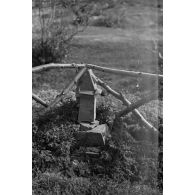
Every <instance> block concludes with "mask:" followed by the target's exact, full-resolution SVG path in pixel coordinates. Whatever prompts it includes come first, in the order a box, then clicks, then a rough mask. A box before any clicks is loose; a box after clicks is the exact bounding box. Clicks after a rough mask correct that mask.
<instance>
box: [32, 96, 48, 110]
mask: <svg viewBox="0 0 195 195" xmlns="http://www.w3.org/2000/svg"><path fill="white" fill-rule="evenodd" d="M32 98H33V100H35V101H36V102H38V103H39V104H41V105H43V106H45V107H48V104H47V103H46V102H45V101H44V100H42V99H41V98H40V97H38V96H37V95H35V94H34V93H33V94H32Z"/></svg>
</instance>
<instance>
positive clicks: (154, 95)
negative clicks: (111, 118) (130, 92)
mask: <svg viewBox="0 0 195 195" xmlns="http://www.w3.org/2000/svg"><path fill="white" fill-rule="evenodd" d="M155 99H158V93H157V92H152V93H150V94H149V95H147V96H145V97H143V98H142V99H141V100H138V101H137V102H135V103H133V104H131V105H130V106H128V107H127V108H125V109H124V110H122V111H120V112H118V113H117V117H121V116H124V115H126V114H128V113H129V112H132V111H133V110H135V109H136V108H138V107H140V106H142V105H144V104H146V103H148V102H150V101H152V100H155Z"/></svg>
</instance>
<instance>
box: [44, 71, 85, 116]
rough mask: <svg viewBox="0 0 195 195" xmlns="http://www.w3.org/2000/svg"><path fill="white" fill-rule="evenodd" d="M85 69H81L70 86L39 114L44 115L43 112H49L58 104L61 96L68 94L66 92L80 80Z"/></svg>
mask: <svg viewBox="0 0 195 195" xmlns="http://www.w3.org/2000/svg"><path fill="white" fill-rule="evenodd" d="M86 70H87V69H86V68H83V69H81V70H80V71H79V72H78V74H77V75H76V76H75V78H74V79H73V80H72V81H71V83H70V84H68V85H67V86H66V87H65V88H64V89H63V90H62V92H61V93H60V94H59V95H57V97H56V98H55V100H54V101H53V102H52V103H51V104H50V105H49V106H48V107H47V108H46V109H45V110H44V111H43V112H42V113H41V114H44V113H45V112H47V111H49V110H51V109H52V108H53V107H54V106H55V105H56V104H57V103H58V102H60V101H61V100H62V98H63V96H64V95H65V94H67V93H68V91H69V90H70V89H71V88H72V87H73V86H74V85H75V84H76V83H77V82H78V80H79V79H80V78H81V76H82V75H83V74H84V73H85V71H86Z"/></svg>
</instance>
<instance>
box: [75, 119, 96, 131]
mask: <svg viewBox="0 0 195 195" xmlns="http://www.w3.org/2000/svg"><path fill="white" fill-rule="evenodd" d="M98 125H99V121H97V120H95V121H94V122H93V123H84V122H82V123H80V129H79V130H80V131H88V130H92V129H93V128H95V127H96V126H98Z"/></svg>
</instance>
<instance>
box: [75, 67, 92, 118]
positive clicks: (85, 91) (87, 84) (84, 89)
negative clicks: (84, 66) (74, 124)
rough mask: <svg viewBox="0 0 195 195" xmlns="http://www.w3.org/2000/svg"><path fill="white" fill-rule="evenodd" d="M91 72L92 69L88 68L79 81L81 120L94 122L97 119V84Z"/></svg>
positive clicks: (79, 116)
mask: <svg viewBox="0 0 195 195" xmlns="http://www.w3.org/2000/svg"><path fill="white" fill-rule="evenodd" d="M91 74H92V71H91V70H87V71H86V72H85V73H84V74H83V76H82V77H81V78H80V79H79V82H78V93H79V115H78V121H79V122H94V121H95V119H96V97H95V90H96V85H95V83H94V81H93V79H92V76H91Z"/></svg>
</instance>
